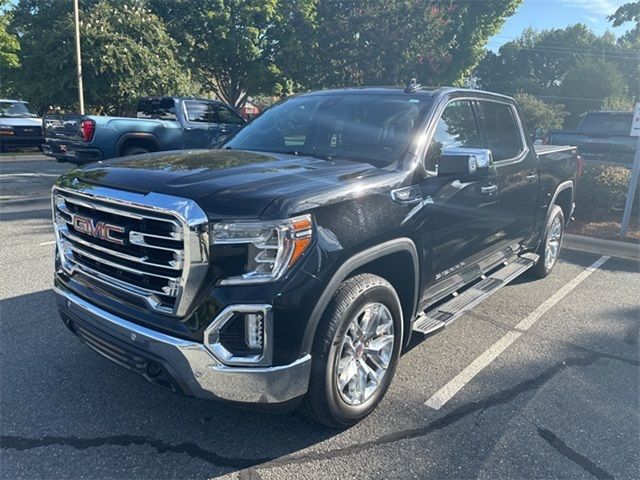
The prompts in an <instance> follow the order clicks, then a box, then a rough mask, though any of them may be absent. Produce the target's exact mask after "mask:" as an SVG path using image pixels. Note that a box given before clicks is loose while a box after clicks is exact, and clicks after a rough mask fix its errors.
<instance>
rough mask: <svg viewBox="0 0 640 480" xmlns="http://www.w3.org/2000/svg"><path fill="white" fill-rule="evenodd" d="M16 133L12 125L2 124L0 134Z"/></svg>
mask: <svg viewBox="0 0 640 480" xmlns="http://www.w3.org/2000/svg"><path fill="white" fill-rule="evenodd" d="M15 133H16V132H15V131H14V129H13V127H12V126H11V125H0V135H15Z"/></svg>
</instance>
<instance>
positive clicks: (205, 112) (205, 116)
mask: <svg viewBox="0 0 640 480" xmlns="http://www.w3.org/2000/svg"><path fill="white" fill-rule="evenodd" d="M184 107H185V109H186V111H187V120H188V121H189V122H194V123H215V122H214V118H213V112H212V110H211V105H210V104H209V103H205V102H193V101H187V102H184Z"/></svg>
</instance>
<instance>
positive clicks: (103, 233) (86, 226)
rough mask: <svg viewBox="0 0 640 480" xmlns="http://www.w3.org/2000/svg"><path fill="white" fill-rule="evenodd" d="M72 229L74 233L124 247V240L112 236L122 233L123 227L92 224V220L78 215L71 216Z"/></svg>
mask: <svg viewBox="0 0 640 480" xmlns="http://www.w3.org/2000/svg"><path fill="white" fill-rule="evenodd" d="M72 224H73V228H74V230H75V231H76V232H80V233H84V234H85V235H90V236H92V237H95V238H99V239H100V240H105V241H107V242H111V243H117V244H118V245H124V240H121V239H119V238H116V237H114V236H113V234H114V233H124V227H121V226H120V225H112V224H110V223H106V222H97V223H96V222H94V221H93V219H91V218H87V217H83V216H80V215H74V216H73V222H72Z"/></svg>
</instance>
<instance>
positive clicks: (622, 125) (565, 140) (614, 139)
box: [546, 112, 638, 165]
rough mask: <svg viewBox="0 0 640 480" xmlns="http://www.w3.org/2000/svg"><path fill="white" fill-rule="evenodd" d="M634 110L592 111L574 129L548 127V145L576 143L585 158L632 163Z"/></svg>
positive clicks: (633, 151) (634, 140) (635, 144)
mask: <svg viewBox="0 0 640 480" xmlns="http://www.w3.org/2000/svg"><path fill="white" fill-rule="evenodd" d="M632 120H633V112H591V113H587V114H586V115H585V117H584V118H583V119H582V121H581V122H580V124H579V125H578V128H576V130H551V131H550V132H549V133H548V134H547V139H546V143H548V144H549V145H575V146H577V147H578V150H580V153H581V154H582V155H583V157H584V159H585V160H591V161H604V162H614V163H623V164H628V165H632V164H633V158H634V156H635V152H636V147H637V144H638V141H637V139H636V138H635V137H632V136H631V122H632Z"/></svg>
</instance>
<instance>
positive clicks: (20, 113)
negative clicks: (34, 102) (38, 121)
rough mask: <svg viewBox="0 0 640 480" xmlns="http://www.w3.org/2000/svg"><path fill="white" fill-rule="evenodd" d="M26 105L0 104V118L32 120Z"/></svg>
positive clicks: (20, 103)
mask: <svg viewBox="0 0 640 480" xmlns="http://www.w3.org/2000/svg"><path fill="white" fill-rule="evenodd" d="M36 116H37V115H35V114H33V113H31V112H30V111H29V109H28V108H27V104H26V103H23V102H0V117H5V118H7V117H8V118H34V117H36Z"/></svg>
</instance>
